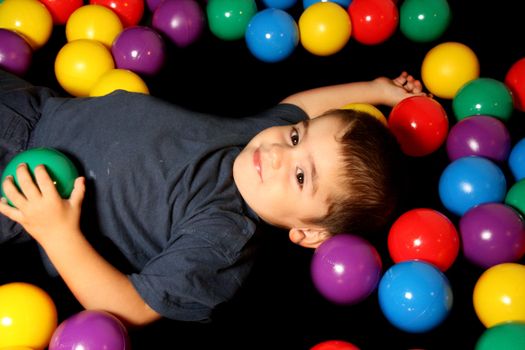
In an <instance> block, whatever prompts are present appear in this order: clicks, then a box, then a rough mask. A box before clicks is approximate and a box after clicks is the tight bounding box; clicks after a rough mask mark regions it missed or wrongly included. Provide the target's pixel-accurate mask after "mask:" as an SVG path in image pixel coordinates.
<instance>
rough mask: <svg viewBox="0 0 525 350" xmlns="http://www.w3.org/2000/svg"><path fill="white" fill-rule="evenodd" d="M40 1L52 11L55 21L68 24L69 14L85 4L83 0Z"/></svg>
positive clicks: (55, 22) (59, 23)
mask: <svg viewBox="0 0 525 350" xmlns="http://www.w3.org/2000/svg"><path fill="white" fill-rule="evenodd" d="M40 2H41V3H43V4H44V5H45V6H46V7H47V9H48V11H49V13H51V17H52V18H53V23H54V24H58V25H62V24H66V22H67V20H68V19H69V16H71V14H72V13H73V12H75V10H76V9H78V8H79V7H81V6H83V5H84V1H83V0H40Z"/></svg>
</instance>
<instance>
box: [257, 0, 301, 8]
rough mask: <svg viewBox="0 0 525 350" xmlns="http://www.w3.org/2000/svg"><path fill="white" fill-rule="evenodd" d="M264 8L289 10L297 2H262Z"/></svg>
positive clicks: (270, 0) (272, 0) (282, 0)
mask: <svg viewBox="0 0 525 350" xmlns="http://www.w3.org/2000/svg"><path fill="white" fill-rule="evenodd" d="M262 1H263V3H264V5H265V6H266V7H273V8H276V9H281V10H287V9H289V8H291V7H292V6H293V5H295V3H296V2H297V0H262Z"/></svg>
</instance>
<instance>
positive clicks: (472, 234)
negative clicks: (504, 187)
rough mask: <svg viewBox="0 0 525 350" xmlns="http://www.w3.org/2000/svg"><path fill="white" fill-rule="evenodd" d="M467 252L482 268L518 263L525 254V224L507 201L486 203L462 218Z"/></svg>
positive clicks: (463, 242) (474, 208) (465, 251)
mask: <svg viewBox="0 0 525 350" xmlns="http://www.w3.org/2000/svg"><path fill="white" fill-rule="evenodd" d="M459 230H460V234H461V242H462V250H463V255H464V256H465V257H466V258H467V260H469V261H470V262H472V263H474V264H475V265H478V266H480V267H482V268H489V267H491V266H494V265H497V264H501V263H506V262H517V261H518V260H519V259H521V258H522V257H523V256H524V255H525V223H524V222H523V219H522V217H521V215H520V214H519V213H518V212H517V211H515V210H514V209H513V208H512V207H510V206H508V205H505V204H503V203H484V204H480V205H477V206H475V207H473V208H471V209H470V210H468V211H467V212H466V213H465V214H464V215H463V216H462V217H461V219H460V221H459Z"/></svg>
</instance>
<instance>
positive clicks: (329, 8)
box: [299, 2, 352, 56]
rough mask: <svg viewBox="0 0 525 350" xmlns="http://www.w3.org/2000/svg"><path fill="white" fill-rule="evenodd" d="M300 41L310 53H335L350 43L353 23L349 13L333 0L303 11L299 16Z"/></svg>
mask: <svg viewBox="0 0 525 350" xmlns="http://www.w3.org/2000/svg"><path fill="white" fill-rule="evenodd" d="M299 33H300V39H299V40H300V41H301V44H302V45H303V47H304V48H305V49H306V50H307V51H308V52H310V53H312V54H314V55H318V56H329V55H333V54H335V53H337V52H339V51H341V49H343V47H345V45H346V44H347V43H348V40H349V39H350V35H351V33H352V23H351V22H350V16H349V15H348V13H347V12H346V11H345V10H344V9H343V8H342V7H341V6H339V5H338V4H336V3H333V2H318V3H315V4H313V5H311V6H310V7H308V8H307V9H305V10H304V11H303V13H302V14H301V16H300V17H299Z"/></svg>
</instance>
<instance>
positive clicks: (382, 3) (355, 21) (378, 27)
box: [348, 0, 399, 45]
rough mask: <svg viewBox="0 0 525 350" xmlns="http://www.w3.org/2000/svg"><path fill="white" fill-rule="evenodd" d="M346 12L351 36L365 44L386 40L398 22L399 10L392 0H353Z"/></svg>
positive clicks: (374, 43) (379, 42)
mask: <svg viewBox="0 0 525 350" xmlns="http://www.w3.org/2000/svg"><path fill="white" fill-rule="evenodd" d="M348 14H349V15H350V21H351V22H352V36H353V38H354V39H355V40H356V41H357V42H359V43H361V44H366V45H377V44H381V43H382V42H384V41H386V40H387V39H389V38H390V37H391V36H392V35H393V34H394V32H395V31H396V29H397V25H398V24H399V10H398V8H397V6H396V4H395V3H394V2H393V1H392V0H353V1H352V2H351V3H350V6H348Z"/></svg>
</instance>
